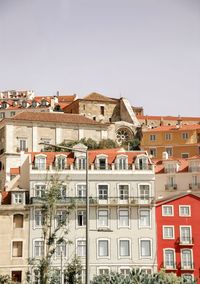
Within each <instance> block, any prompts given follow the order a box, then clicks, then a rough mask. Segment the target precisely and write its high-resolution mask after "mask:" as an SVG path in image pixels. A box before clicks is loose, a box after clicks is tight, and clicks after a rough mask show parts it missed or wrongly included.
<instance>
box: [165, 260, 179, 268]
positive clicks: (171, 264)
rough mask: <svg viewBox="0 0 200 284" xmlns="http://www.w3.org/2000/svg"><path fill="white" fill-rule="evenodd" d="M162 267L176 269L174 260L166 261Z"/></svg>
mask: <svg viewBox="0 0 200 284" xmlns="http://www.w3.org/2000/svg"><path fill="white" fill-rule="evenodd" d="M163 268H164V269H165V270H176V269H177V263H176V262H174V261H168V262H167V263H165V264H163Z"/></svg>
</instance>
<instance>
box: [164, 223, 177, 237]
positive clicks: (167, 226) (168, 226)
mask: <svg viewBox="0 0 200 284" xmlns="http://www.w3.org/2000/svg"><path fill="white" fill-rule="evenodd" d="M165 228H171V229H172V236H171V237H170V236H169V237H168V236H166V235H165ZM162 236H163V240H174V239H175V233H174V226H173V225H163V226H162Z"/></svg>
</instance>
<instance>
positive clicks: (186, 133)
mask: <svg viewBox="0 0 200 284" xmlns="http://www.w3.org/2000/svg"><path fill="white" fill-rule="evenodd" d="M188 138H189V134H188V132H183V133H182V139H184V140H187V139H188Z"/></svg>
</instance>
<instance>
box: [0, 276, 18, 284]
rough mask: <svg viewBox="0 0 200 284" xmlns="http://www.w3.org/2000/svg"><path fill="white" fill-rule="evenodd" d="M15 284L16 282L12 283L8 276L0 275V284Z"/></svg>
mask: <svg viewBox="0 0 200 284" xmlns="http://www.w3.org/2000/svg"><path fill="white" fill-rule="evenodd" d="M14 283H15V284H16V283H17V282H14V281H12V280H11V279H10V276H9V275H0V284H14Z"/></svg>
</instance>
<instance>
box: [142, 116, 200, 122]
mask: <svg viewBox="0 0 200 284" xmlns="http://www.w3.org/2000/svg"><path fill="white" fill-rule="evenodd" d="M137 118H138V119H147V120H148V119H149V120H179V121H181V120H182V121H200V117H190V116H188V117H186V116H184V117H179V116H156V115H137Z"/></svg>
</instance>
